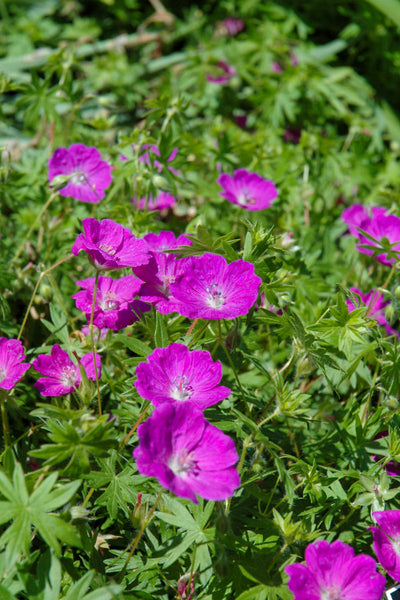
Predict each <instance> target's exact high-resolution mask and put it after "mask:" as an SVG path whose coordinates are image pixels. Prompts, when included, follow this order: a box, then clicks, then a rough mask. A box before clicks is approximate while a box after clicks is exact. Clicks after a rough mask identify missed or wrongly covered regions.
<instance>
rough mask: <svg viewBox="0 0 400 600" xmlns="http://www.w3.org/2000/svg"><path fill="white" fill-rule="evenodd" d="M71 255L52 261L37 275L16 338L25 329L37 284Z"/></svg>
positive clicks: (19, 337)
mask: <svg viewBox="0 0 400 600" xmlns="http://www.w3.org/2000/svg"><path fill="white" fill-rule="evenodd" d="M73 256H74V255H73V254H68V256H66V257H65V258H62V259H61V260H58V261H57V262H56V263H54V265H52V266H51V267H49V268H48V269H46V270H45V271H43V273H41V274H40V276H39V279H38V280H37V283H36V285H35V287H34V289H33V292H32V296H31V299H30V301H29V304H28V308H27V309H26V313H25V316H24V320H23V321H22V325H21V329H20V330H19V333H18V336H17V340H20V339H21V336H22V332H23V331H24V329H25V325H26V322H27V320H28V316H29V313H30V310H31V308H32V304H33V299H34V297H35V296H36V292H37V291H38V289H39V286H40V284H41V282H42V279H43V278H44V277H46V275H47V274H48V273H51V271H52V270H53V269H55V268H56V267H58V266H59V265H61V264H62V263H63V262H66V261H67V260H69V259H70V258H72V257H73Z"/></svg>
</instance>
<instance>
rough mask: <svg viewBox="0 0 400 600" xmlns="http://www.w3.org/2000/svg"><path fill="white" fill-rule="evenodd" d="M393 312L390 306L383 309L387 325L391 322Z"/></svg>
mask: <svg viewBox="0 0 400 600" xmlns="http://www.w3.org/2000/svg"><path fill="white" fill-rule="evenodd" d="M394 312H395V311H394V308H393V306H392V305H391V304H389V305H388V306H387V307H386V308H385V319H386V320H387V321H389V323H390V322H391V321H392V320H393V317H394Z"/></svg>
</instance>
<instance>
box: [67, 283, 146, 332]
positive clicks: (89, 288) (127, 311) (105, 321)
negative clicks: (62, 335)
mask: <svg viewBox="0 0 400 600" xmlns="http://www.w3.org/2000/svg"><path fill="white" fill-rule="evenodd" d="M94 284H95V277H89V278H88V279H84V280H82V281H77V282H76V285H79V286H80V287H81V288H83V291H80V292H77V293H76V294H74V295H73V296H72V298H73V299H74V300H75V302H76V307H77V308H78V309H79V310H82V311H83V312H84V313H85V315H86V318H87V320H88V321H90V316H91V312H92V304H93V293H94ZM141 287H142V282H141V281H140V280H139V279H137V278H136V277H135V276H134V275H127V276H126V277H121V279H116V280H115V279H112V278H111V277H104V276H102V275H101V276H100V277H99V280H98V284H97V293H96V300H95V307H94V313H93V323H94V325H96V326H97V327H99V329H102V328H103V327H107V328H108V329H113V330H114V331H119V330H120V329H124V327H128V325H132V323H133V322H134V321H137V320H138V319H139V317H140V315H141V314H142V313H143V312H146V311H148V310H150V306H149V305H148V304H145V303H144V302H140V300H135V299H134V298H135V296H137V295H138V294H139V292H140V288H141Z"/></svg>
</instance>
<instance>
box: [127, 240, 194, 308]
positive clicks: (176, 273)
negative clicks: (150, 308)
mask: <svg viewBox="0 0 400 600" xmlns="http://www.w3.org/2000/svg"><path fill="white" fill-rule="evenodd" d="M143 239H144V240H145V242H146V243H147V245H148V248H149V251H150V256H151V258H150V261H149V262H148V263H147V264H146V265H139V266H137V267H133V268H132V270H133V272H134V273H135V275H136V276H137V277H139V278H140V279H141V280H142V281H143V282H144V283H143V286H142V289H141V291H140V297H141V299H142V300H144V301H145V302H151V303H152V304H154V306H155V308H156V310H158V311H159V312H160V313H162V314H164V315H166V314H169V313H171V312H174V311H175V310H177V309H176V305H177V304H178V301H177V300H176V298H173V297H172V295H171V292H170V285H171V283H173V282H174V281H175V280H176V279H179V277H181V276H182V275H183V274H184V273H185V270H186V266H185V265H187V264H188V261H189V259H188V258H181V259H177V258H176V255H175V254H164V252H163V250H172V249H173V248H177V247H178V246H187V245H190V244H191V243H192V242H191V240H189V239H188V238H187V237H186V236H184V235H180V236H179V237H178V238H176V237H175V235H174V234H173V233H172V231H161V232H160V233H159V234H155V233H148V234H147V235H145V236H144V238H143Z"/></svg>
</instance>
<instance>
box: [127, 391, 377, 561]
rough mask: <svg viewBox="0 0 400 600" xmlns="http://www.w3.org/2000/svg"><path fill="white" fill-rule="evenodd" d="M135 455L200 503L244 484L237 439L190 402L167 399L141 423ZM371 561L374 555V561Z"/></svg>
mask: <svg viewBox="0 0 400 600" xmlns="http://www.w3.org/2000/svg"><path fill="white" fill-rule="evenodd" d="M138 436H139V446H138V448H136V450H135V451H134V453H133V456H134V458H135V459H136V462H137V467H138V470H139V473H141V474H142V475H147V476H148V477H156V478H157V479H158V481H159V482H160V483H161V485H162V486H164V487H165V488H167V489H168V490H171V491H172V492H173V493H174V494H176V495H177V496H180V497H181V498H188V499H189V500H192V501H193V502H195V503H197V498H196V494H198V495H199V496H201V497H202V498H205V499H206V500H215V501H219V500H226V499H227V498H230V496H232V495H233V493H234V491H235V489H236V488H238V487H239V485H240V478H239V475H238V472H237V470H236V469H235V466H234V465H235V463H236V462H237V460H238V455H237V452H236V449H235V444H234V442H233V440H232V439H231V438H230V437H228V436H227V435H225V434H224V433H223V432H222V431H220V430H219V429H218V428H217V427H214V426H213V425H210V423H209V422H208V421H207V420H206V419H205V418H204V415H203V413H202V412H201V411H200V410H198V409H197V408H195V407H194V406H193V404H190V403H188V402H166V403H164V404H162V405H161V406H159V407H157V408H156V409H155V411H154V412H153V414H152V415H151V417H150V418H149V419H147V421H146V422H145V423H143V424H142V425H139V427H138ZM371 560H372V559H371Z"/></svg>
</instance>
